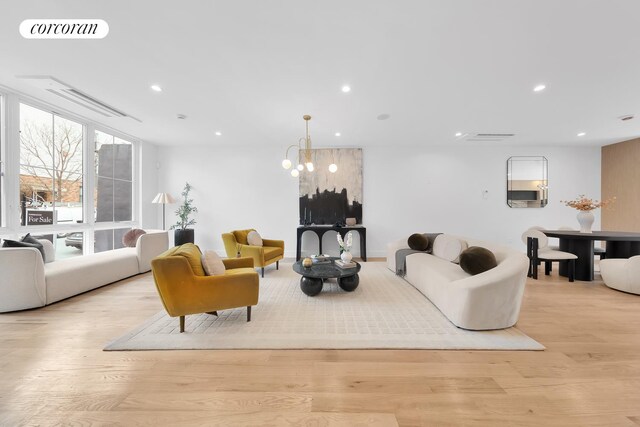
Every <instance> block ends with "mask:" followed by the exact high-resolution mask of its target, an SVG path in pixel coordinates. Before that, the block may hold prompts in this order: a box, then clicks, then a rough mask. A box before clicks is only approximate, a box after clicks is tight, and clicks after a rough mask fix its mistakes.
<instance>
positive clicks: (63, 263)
mask: <svg viewBox="0 0 640 427" xmlns="http://www.w3.org/2000/svg"><path fill="white" fill-rule="evenodd" d="M168 247H169V235H168V233H167V232H166V231H149V232H147V234H143V235H142V236H140V238H139V239H138V241H137V244H136V247H135V248H122V249H115V250H112V251H106V252H100V253H97V254H90V255H84V256H79V257H75V258H69V259H64V260H60V261H53V262H48V263H46V264H45V263H44V262H43V260H42V256H41V255H40V252H39V251H38V250H37V249H34V248H0V272H1V276H0V313H5V312H8V311H17V310H26V309H29V308H36V307H43V306H45V305H48V304H51V303H54V302H56V301H60V300H63V299H65V298H69V297H72V296H74V295H78V294H81V293H83V292H86V291H90V290H92V289H95V288H99V287H100V286H104V285H107V284H109V283H113V282H117V281H118V280H122V279H124V278H127V277H130V276H135V275H136V274H140V273H146V272H147V271H150V270H151V260H152V259H153V258H155V257H156V256H158V255H160V254H161V253H162V252H164V251H166V250H167V249H168Z"/></svg>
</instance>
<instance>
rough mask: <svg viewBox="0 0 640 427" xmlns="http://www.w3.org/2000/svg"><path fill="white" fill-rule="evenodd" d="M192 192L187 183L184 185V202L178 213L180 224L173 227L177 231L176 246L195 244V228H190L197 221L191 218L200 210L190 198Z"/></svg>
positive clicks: (175, 235) (175, 236)
mask: <svg viewBox="0 0 640 427" xmlns="http://www.w3.org/2000/svg"><path fill="white" fill-rule="evenodd" d="M190 191H191V185H189V183H188V182H187V183H185V184H184V190H182V197H183V198H184V201H183V202H182V204H181V205H180V206H179V207H178V210H177V211H176V215H177V216H178V222H177V223H176V224H175V225H172V226H171V229H172V230H175V232H174V242H175V245H176V246H180V245H184V244H185V243H194V234H193V233H194V232H193V228H188V227H189V226H190V225H194V224H195V223H196V221H195V220H194V219H193V218H191V215H192V214H195V213H197V212H198V208H196V207H195V206H193V199H190V198H189V192H190Z"/></svg>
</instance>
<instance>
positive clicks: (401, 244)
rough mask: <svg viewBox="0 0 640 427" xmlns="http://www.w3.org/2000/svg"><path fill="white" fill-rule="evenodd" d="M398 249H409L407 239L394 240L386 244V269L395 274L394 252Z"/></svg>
mask: <svg viewBox="0 0 640 427" xmlns="http://www.w3.org/2000/svg"><path fill="white" fill-rule="evenodd" d="M400 249H409V244H408V243H407V239H402V240H396V241H395V242H391V243H389V244H387V268H389V270H391V271H393V272H394V273H395V272H396V252H397V251H399V250H400Z"/></svg>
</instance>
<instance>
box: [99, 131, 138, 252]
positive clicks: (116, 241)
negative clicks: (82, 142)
mask: <svg viewBox="0 0 640 427" xmlns="http://www.w3.org/2000/svg"><path fill="white" fill-rule="evenodd" d="M95 144H96V150H95V176H96V179H95V191H94V211H95V221H96V224H98V223H104V222H114V223H118V222H123V221H131V220H132V217H133V144H132V143H131V142H129V141H125V140H124V139H121V138H118V137H116V136H114V135H111V134H109V133H106V132H102V131H96V132H95ZM129 229H130V228H113V229H109V230H96V231H95V233H94V250H95V252H102V251H108V250H111V249H118V248H120V247H122V236H123V235H124V233H126V232H127V231H128V230H129Z"/></svg>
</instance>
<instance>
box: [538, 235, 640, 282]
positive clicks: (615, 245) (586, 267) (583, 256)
mask: <svg viewBox="0 0 640 427" xmlns="http://www.w3.org/2000/svg"><path fill="white" fill-rule="evenodd" d="M542 232H543V233H544V234H546V235H547V236H548V237H557V238H558V239H560V250H561V251H563V252H570V253H572V254H575V255H577V256H578V259H577V260H576V279H577V280H586V281H591V280H593V257H594V253H593V246H594V241H596V240H598V241H604V242H607V252H606V258H631V257H632V256H634V255H640V233H630V232H625V231H594V232H593V233H580V232H579V231H565V230H542ZM567 274H568V271H567V265H566V264H565V263H561V264H560V275H562V276H567Z"/></svg>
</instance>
